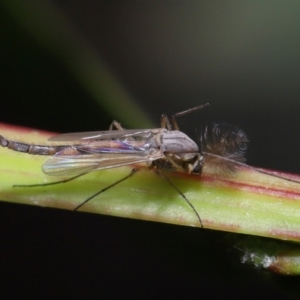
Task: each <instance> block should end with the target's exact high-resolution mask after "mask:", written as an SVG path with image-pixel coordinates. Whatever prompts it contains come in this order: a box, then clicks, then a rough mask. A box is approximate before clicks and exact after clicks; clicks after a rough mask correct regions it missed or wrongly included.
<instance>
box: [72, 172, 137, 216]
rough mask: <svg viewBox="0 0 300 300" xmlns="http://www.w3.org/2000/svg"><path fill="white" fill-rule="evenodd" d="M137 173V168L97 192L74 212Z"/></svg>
mask: <svg viewBox="0 0 300 300" xmlns="http://www.w3.org/2000/svg"><path fill="white" fill-rule="evenodd" d="M137 171H138V169H136V168H134V169H132V170H131V172H130V173H129V174H128V175H127V176H125V177H123V178H121V179H120V180H118V181H116V182H114V183H112V184H110V185H109V186H107V187H105V188H104V189H102V190H100V191H99V192H97V193H96V194H94V195H92V196H91V197H89V198H87V199H86V200H85V201H83V202H82V203H80V204H79V205H78V206H76V207H75V208H74V209H73V210H74V211H76V210H78V209H79V208H80V207H81V206H83V205H84V204H86V203H87V202H89V201H90V200H92V199H93V198H95V197H96V196H98V195H99V194H101V193H103V192H105V191H107V190H108V189H110V188H112V187H114V186H116V185H117V184H119V183H121V182H123V181H124V180H126V179H128V178H130V177H131V176H133V175H134V174H135V173H136V172H137Z"/></svg>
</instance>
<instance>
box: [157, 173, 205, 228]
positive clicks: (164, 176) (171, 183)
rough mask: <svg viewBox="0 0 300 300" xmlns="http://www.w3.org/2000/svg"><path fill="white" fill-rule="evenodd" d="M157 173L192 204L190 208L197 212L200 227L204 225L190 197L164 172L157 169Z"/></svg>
mask: <svg viewBox="0 0 300 300" xmlns="http://www.w3.org/2000/svg"><path fill="white" fill-rule="evenodd" d="M155 172H156V174H157V175H159V176H160V177H162V178H164V179H165V180H166V181H167V182H168V183H169V184H170V185H171V186H172V187H173V188H174V189H175V190H176V191H177V192H178V193H179V194H180V195H181V197H182V198H183V199H184V201H185V202H186V203H187V204H188V205H189V206H190V208H191V209H192V210H193V211H194V213H195V214H196V216H197V218H198V220H199V223H200V227H201V228H204V227H203V223H202V221H201V218H200V215H199V214H198V212H197V210H196V208H195V206H194V205H193V204H192V203H191V202H190V201H189V200H188V198H187V197H186V196H185V195H184V194H183V193H182V192H181V191H180V190H179V189H178V188H177V187H176V185H174V183H173V182H172V181H171V180H170V179H169V178H168V177H167V176H166V175H164V174H162V173H161V172H160V171H159V170H158V169H156V171H155Z"/></svg>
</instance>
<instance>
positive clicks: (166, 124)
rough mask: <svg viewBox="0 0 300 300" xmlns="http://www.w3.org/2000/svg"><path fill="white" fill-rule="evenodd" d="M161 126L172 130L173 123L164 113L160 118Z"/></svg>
mask: <svg viewBox="0 0 300 300" xmlns="http://www.w3.org/2000/svg"><path fill="white" fill-rule="evenodd" d="M160 127H161V128H166V129H168V130H170V131H171V130H172V126H171V123H170V121H169V118H168V116H167V115H162V116H161V119H160Z"/></svg>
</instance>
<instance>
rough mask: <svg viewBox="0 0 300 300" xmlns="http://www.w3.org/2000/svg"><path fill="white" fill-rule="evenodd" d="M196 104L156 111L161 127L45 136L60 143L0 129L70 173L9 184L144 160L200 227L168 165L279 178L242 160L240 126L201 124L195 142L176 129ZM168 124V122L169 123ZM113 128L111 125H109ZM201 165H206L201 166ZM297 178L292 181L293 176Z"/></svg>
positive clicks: (52, 170) (51, 171)
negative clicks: (179, 109)
mask: <svg viewBox="0 0 300 300" xmlns="http://www.w3.org/2000/svg"><path fill="white" fill-rule="evenodd" d="M208 105H209V104H208V103H206V104H204V105H200V106H197V107H194V108H191V109H188V110H185V111H182V112H179V113H176V114H174V115H173V116H172V118H171V122H170V121H169V118H168V117H167V116H166V115H163V116H162V117H161V127H160V128H152V129H129V130H128V129H126V130H125V129H123V128H122V126H121V124H120V123H118V122H116V121H113V122H112V124H111V126H110V129H111V130H107V131H95V132H77V133H66V134H60V135H57V136H53V137H50V138H49V141H50V142H52V141H53V142H58V143H59V145H52V144H50V145H35V144H27V143H22V142H18V141H13V140H9V139H6V138H5V137H3V136H1V135H0V145H1V146H2V147H6V148H8V149H11V150H14V151H18V152H23V153H28V154H33V155H47V156H50V158H49V159H48V160H47V161H46V162H45V163H44V164H43V166H42V170H43V172H44V173H45V174H47V175H50V176H70V178H69V179H65V180H62V181H56V182H51V183H46V184H33V185H14V187H34V186H35V187H36V186H48V185H54V184H59V183H66V182H69V181H71V180H74V179H76V178H78V177H81V176H83V175H85V174H87V173H89V172H94V171H98V170H104V169H111V168H117V167H121V166H127V165H134V166H136V165H138V164H140V163H146V164H148V166H149V168H154V169H155V170H156V173H157V174H158V175H159V176H160V177H162V178H164V179H165V180H166V181H167V182H168V183H169V184H170V185H171V186H172V187H173V188H174V189H175V190H176V191H177V192H178V193H179V194H180V196H181V197H182V198H183V200H184V201H185V202H186V203H187V204H188V206H189V207H190V208H191V209H192V210H193V212H194V213H195V215H196V217H197V219H198V221H199V225H200V227H202V228H203V227H204V224H205V222H203V221H202V219H201V217H200V214H199V212H197V210H196V209H195V206H194V205H193V203H191V202H190V200H188V198H187V197H186V196H185V195H184V194H183V193H182V192H181V191H180V190H179V189H178V188H177V187H176V186H175V185H174V184H173V183H172V182H171V180H170V179H169V178H168V177H167V175H165V171H166V172H170V171H181V172H185V173H187V174H193V175H201V174H202V173H203V172H206V170H210V173H211V171H213V172H214V174H216V175H218V176H227V175H228V174H230V173H231V174H232V173H233V174H234V172H236V171H237V169H238V168H239V167H240V166H243V167H248V168H250V169H253V170H255V171H257V172H259V173H264V174H268V175H270V176H274V177H279V178H282V179H284V180H288V181H294V180H292V179H289V178H283V177H281V176H278V175H276V174H272V173H271V172H270V173H268V172H267V171H263V170H260V169H257V168H254V167H251V166H247V165H246V164H245V158H244V153H245V151H246V148H247V143H248V139H247V137H246V135H245V133H244V132H243V131H242V130H240V129H239V128H237V127H235V126H233V125H228V124H213V125H212V126H210V127H209V126H207V127H205V129H204V131H203V132H202V133H201V134H200V136H199V138H198V139H199V144H200V145H199V146H198V145H197V144H196V143H195V142H194V141H193V140H192V139H191V138H190V137H188V136H187V135H186V134H185V133H183V132H181V131H179V127H178V125H177V122H176V118H177V117H181V116H184V115H186V114H189V113H191V112H194V111H197V110H199V109H202V108H205V107H207V106H208ZM172 126H173V128H174V129H173V128H172ZM113 128H115V129H116V130H112V129H113ZM204 167H205V168H204ZM136 172H137V169H136V168H133V169H132V171H131V172H130V174H128V175H127V176H125V177H123V178H121V179H120V180H118V181H116V182H114V183H112V184H110V185H109V186H107V187H105V188H103V189H101V190H100V191H98V192H97V193H95V194H93V195H92V196H90V197H89V198H88V199H86V200H85V201H83V202H82V203H81V204H80V205H77V206H76V207H75V208H74V210H78V209H79V208H81V207H82V206H83V205H85V204H86V203H87V202H89V201H90V200H92V199H94V198H95V197H96V196H98V195H99V194H101V193H103V192H105V191H106V190H108V189H110V188H112V187H114V186H116V185H117V184H119V183H121V182H123V181H125V180H127V179H128V178H130V177H132V176H133V175H134V174H135V173H136ZM296 182H297V181H296Z"/></svg>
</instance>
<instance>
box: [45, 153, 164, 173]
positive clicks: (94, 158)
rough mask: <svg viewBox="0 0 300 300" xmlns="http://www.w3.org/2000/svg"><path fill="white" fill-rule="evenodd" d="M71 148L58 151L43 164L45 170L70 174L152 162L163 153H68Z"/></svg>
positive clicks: (46, 171)
mask: <svg viewBox="0 0 300 300" xmlns="http://www.w3.org/2000/svg"><path fill="white" fill-rule="evenodd" d="M68 152H69V149H65V150H63V151H61V152H58V153H56V154H55V155H54V156H52V157H51V158H50V159H48V160H47V161H46V162H45V164H44V165H43V167H42V169H43V172H44V173H45V174H47V175H52V176H68V175H76V174H82V173H87V172H92V171H96V170H102V169H110V168H117V167H121V166H125V165H131V164H137V163H151V162H152V161H153V160H156V159H159V158H161V157H162V156H163V155H162V154H161V153H160V152H159V151H154V152H155V153H154V152H153V151H152V153H151V155H150V154H149V152H148V151H143V152H137V153H135V154H128V153H125V154H124V153H97V154H81V153H80V152H78V153H77V154H74V153H72V155H68V154H67V153H68Z"/></svg>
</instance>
